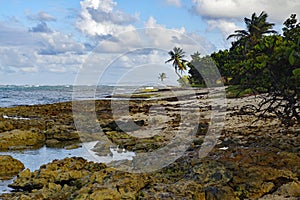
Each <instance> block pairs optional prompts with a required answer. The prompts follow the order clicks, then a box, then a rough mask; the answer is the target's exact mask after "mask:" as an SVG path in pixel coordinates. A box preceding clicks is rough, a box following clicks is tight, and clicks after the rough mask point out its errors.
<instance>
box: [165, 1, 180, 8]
mask: <svg viewBox="0 0 300 200" xmlns="http://www.w3.org/2000/svg"><path fill="white" fill-rule="evenodd" d="M165 1H166V3H167V4H169V5H174V6H176V7H181V0H165Z"/></svg>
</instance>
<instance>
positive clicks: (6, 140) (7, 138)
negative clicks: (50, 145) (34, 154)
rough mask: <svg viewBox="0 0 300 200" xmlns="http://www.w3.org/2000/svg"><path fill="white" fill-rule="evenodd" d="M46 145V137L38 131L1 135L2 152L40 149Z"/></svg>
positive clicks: (0, 147)
mask: <svg viewBox="0 0 300 200" xmlns="http://www.w3.org/2000/svg"><path fill="white" fill-rule="evenodd" d="M44 143H45V136H44V134H43V133H41V132H39V131H38V130H27V131H26V130H19V129H15V130H12V131H6V132H3V133H0V150H12V149H32V148H39V147H41V146H43V145H44Z"/></svg>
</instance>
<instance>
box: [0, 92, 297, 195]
mask: <svg viewBox="0 0 300 200" xmlns="http://www.w3.org/2000/svg"><path fill="white" fill-rule="evenodd" d="M164 92H168V91H164ZM148 95H149V96H148ZM160 96H162V98H159V97H160ZM165 96H166V95H162V92H160V93H159V92H158V93H152V94H147V95H145V94H143V95H142V97H141V98H139V97H138V96H135V98H134V99H131V100H128V101H127V100H126V101H125V100H114V101H110V100H99V101H96V102H95V103H94V102H92V101H91V102H87V101H85V102H84V103H82V104H80V102H78V104H77V107H74V105H73V106H72V103H71V102H66V103H58V104H51V105H38V106H20V107H14V108H0V151H10V150H15V149H34V148H40V147H41V146H44V145H46V146H47V147H59V148H71V147H74V148H76V145H77V144H79V143H81V142H86V141H96V140H99V141H100V142H99V143H98V145H97V146H96V147H95V149H94V150H95V151H96V152H97V154H98V155H107V154H108V153H109V147H110V146H111V145H115V146H118V147H119V148H120V149H124V150H130V151H133V152H135V153H137V154H142V153H149V152H155V151H157V150H158V149H160V148H163V147H164V146H166V145H168V144H169V143H170V142H172V141H173V140H174V138H175V139H178V140H179V141H185V140H184V137H189V134H187V133H189V132H193V131H194V132H195V135H194V137H193V139H192V140H191V143H189V144H188V146H187V149H186V150H185V151H184V153H183V154H182V155H180V156H178V157H176V160H175V161H174V162H172V163H171V164H168V165H165V166H163V167H162V168H160V169H157V170H153V171H151V170H150V171H147V170H144V171H141V172H140V173H132V172H129V171H126V170H120V169H118V168H117V167H114V166H113V165H106V164H103V163H94V162H88V161H87V160H85V159H83V158H80V157H72V158H65V159H63V160H54V161H53V162H51V163H49V164H46V165H42V166H41V167H40V169H39V170H36V171H33V172H31V171H30V170H29V169H25V170H23V169H24V166H22V163H19V162H18V161H17V160H14V159H13V158H11V157H7V156H5V157H1V156H0V160H1V162H0V163H1V165H0V168H1V170H0V172H1V173H0V178H1V179H4V177H6V178H7V177H11V176H14V175H17V177H16V179H15V180H14V182H13V183H12V184H11V185H10V187H11V188H13V189H14V192H12V193H8V194H1V195H0V199H24V200H25V199H199V200H202V199H203V200H219V199H220V200H221V199H222V200H223V199H224V200H227V199H228V200H235V199H236V200H237V199H275V200H277V199H278V200H281V199H289V200H298V199H300V134H299V133H300V127H299V125H295V126H293V127H289V128H286V127H284V126H282V125H281V124H280V122H279V121H278V120H277V119H276V118H275V117H273V116H266V118H265V119H260V120H257V121H255V120H256V117H255V116H254V115H253V114H251V113H250V112H248V113H247V112H240V110H239V107H240V106H241V105H244V104H247V103H255V99H254V97H245V98H239V99H227V107H225V110H224V108H223V107H222V106H223V105H219V107H218V105H217V106H215V113H217V114H218V113H219V114H220V113H223V114H224V116H225V118H224V121H218V120H219V119H218V120H216V121H217V122H216V124H217V125H219V124H222V125H224V126H223V129H222V131H221V132H220V135H218V136H216V137H215V138H214V139H216V141H212V142H213V144H214V145H213V148H212V149H210V151H209V152H207V153H208V154H207V155H206V156H205V157H203V158H202V157H201V155H199V154H200V152H201V149H203V146H205V145H207V143H208V141H209V140H207V137H206V136H207V132H208V131H209V130H210V128H209V127H210V126H212V125H213V123H212V120H211V119H212V113H213V110H214V107H213V108H212V106H210V102H211V99H209V97H208V96H207V93H206V92H205V91H197V92H194V91H193V92H192V93H187V92H186V91H178V93H176V92H175V93H174V92H173V96H172V95H169V94H168V95H167V96H168V97H167V98H166V97H165ZM151 97H153V98H151ZM91 105H93V106H91ZM116 107H117V108H118V109H115V108H116ZM76 109H79V110H78V111H80V112H77V113H78V115H74V111H75V113H76ZM217 114H214V116H215V115H217ZM86 116H92V117H95V120H93V118H92V117H91V118H89V119H90V120H91V123H89V121H88V120H87V119H86ZM74 118H76V120H75V123H74ZM195 119H196V122H195ZM254 121H255V122H254ZM95 123H96V124H98V125H99V127H97V126H95ZM99 128H100V129H101V133H99V130H100V129H99ZM178 134H179V135H182V136H184V137H182V138H181V137H178V138H177V137H176V135H178ZM104 137H105V138H106V140H107V141H108V142H107V143H106V142H103V141H105V139H104ZM170 157H171V154H170ZM2 161H3V162H2ZM4 161H5V162H4ZM4 163H6V164H4ZM115 164H118V163H115ZM12 166H14V167H13V169H12V168H11V167H12Z"/></svg>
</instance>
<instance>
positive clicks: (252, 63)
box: [225, 14, 300, 125]
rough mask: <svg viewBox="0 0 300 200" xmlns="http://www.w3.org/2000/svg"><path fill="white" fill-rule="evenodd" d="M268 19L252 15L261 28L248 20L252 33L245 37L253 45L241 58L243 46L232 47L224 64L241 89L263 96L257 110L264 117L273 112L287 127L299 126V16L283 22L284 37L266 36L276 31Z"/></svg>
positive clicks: (292, 16)
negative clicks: (294, 124) (297, 18)
mask: <svg viewBox="0 0 300 200" xmlns="http://www.w3.org/2000/svg"><path fill="white" fill-rule="evenodd" d="M266 16H267V15H266V14H264V15H262V14H261V15H260V17H257V18H256V17H255V15H254V14H253V15H252V20H251V21H255V24H257V26H258V27H256V26H253V27H252V25H251V26H250V24H252V23H250V21H249V20H245V22H247V27H248V28H249V30H250V28H251V30H252V33H250V31H249V34H248V35H247V36H246V37H247V38H251V40H250V43H251V46H249V48H248V49H247V51H246V52H245V54H244V55H243V56H240V55H239V54H240V53H241V50H242V49H243V46H239V45H234V44H233V45H232V47H231V48H230V52H229V56H228V59H229V60H228V62H225V65H226V67H227V69H228V70H229V71H230V72H231V74H232V77H233V78H234V79H235V81H234V82H235V83H236V84H239V85H240V86H241V89H242V90H245V89H251V90H252V91H253V93H255V94H260V96H261V97H263V100H262V101H261V102H260V103H259V106H258V107H256V108H255V111H257V112H259V113H261V114H260V116H261V117H263V116H264V115H265V114H266V113H273V114H275V115H276V116H277V117H279V118H280V119H281V121H282V122H283V123H284V124H285V125H291V124H293V123H294V122H298V123H300V114H299V112H300V103H299V94H300V91H299V88H300V76H299V73H300V72H299V71H300V28H299V27H300V24H299V23H297V20H296V15H291V17H290V18H289V19H287V20H286V21H285V23H284V25H285V26H284V28H283V36H281V35H267V36H264V35H263V34H264V33H271V32H273V31H270V30H269V28H270V27H272V26H273V24H270V23H268V22H266V21H265V19H266ZM259 18H262V19H261V20H259ZM245 19H246V18H245ZM259 21H261V22H259ZM263 22H264V23H263ZM253 24H254V23H253ZM263 24H265V25H263ZM259 27H260V28H259ZM254 32H257V33H254ZM250 43H249V44H250ZM247 106H248V105H247ZM248 107H249V106H248ZM252 108H254V107H253V105H252Z"/></svg>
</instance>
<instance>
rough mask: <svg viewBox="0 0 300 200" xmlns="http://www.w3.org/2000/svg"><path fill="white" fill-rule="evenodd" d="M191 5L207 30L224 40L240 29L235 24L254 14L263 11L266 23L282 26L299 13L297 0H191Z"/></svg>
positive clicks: (299, 4)
mask: <svg viewBox="0 0 300 200" xmlns="http://www.w3.org/2000/svg"><path fill="white" fill-rule="evenodd" d="M193 3H194V6H193V8H192V11H193V12H194V13H195V14H197V15H200V16H201V17H202V18H203V19H204V20H206V22H207V23H208V25H209V26H210V27H209V30H211V29H214V28H218V29H219V30H220V31H221V33H222V34H223V36H224V38H227V36H228V35H229V34H231V33H233V32H234V31H235V30H237V29H240V27H239V26H240V25H237V24H242V23H243V19H244V17H248V18H250V17H251V15H252V13H254V12H255V13H256V14H257V15H259V14H260V13H261V12H262V11H265V12H266V13H268V15H269V18H268V21H270V22H272V23H275V24H277V25H282V24H283V22H284V21H285V20H286V19H287V18H288V17H289V16H290V15H291V14H292V13H296V14H297V13H299V12H300V1H298V0H286V1H282V0H272V1H270V0H193ZM238 22H239V23H238Z"/></svg>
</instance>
